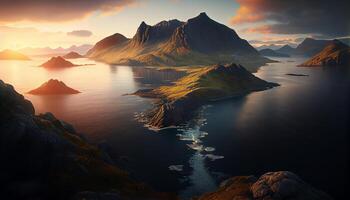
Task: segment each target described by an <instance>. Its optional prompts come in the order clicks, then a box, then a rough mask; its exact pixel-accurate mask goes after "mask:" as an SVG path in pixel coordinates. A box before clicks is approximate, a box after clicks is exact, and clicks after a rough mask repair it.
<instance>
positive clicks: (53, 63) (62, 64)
mask: <svg viewBox="0 0 350 200" xmlns="http://www.w3.org/2000/svg"><path fill="white" fill-rule="evenodd" d="M40 66H41V67H45V68H66V67H74V66H77V65H75V64H73V63H71V62H69V61H67V60H65V59H64V58H62V57H61V56H57V57H52V58H51V59H50V60H48V61H46V62H45V63H43V64H41V65H40Z"/></svg>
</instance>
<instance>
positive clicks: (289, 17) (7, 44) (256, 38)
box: [0, 0, 350, 49]
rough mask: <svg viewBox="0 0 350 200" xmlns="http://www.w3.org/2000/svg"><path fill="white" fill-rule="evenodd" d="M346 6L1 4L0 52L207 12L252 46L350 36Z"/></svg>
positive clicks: (90, 1) (142, 0)
mask: <svg viewBox="0 0 350 200" xmlns="http://www.w3.org/2000/svg"><path fill="white" fill-rule="evenodd" d="M348 4H349V3H348V2H347V1H345V0H339V1H337V2H336V3H333V4H330V3H329V1H324V0H319V1H316V0H310V1H301V0H295V1H276V0H236V1H235V0H216V1H213V0H99V1H95V0H75V1H70V0H61V1H54V0H32V1H30V0H17V1H13V0H12V1H9V0H3V1H1V2H0V49H6V48H10V49H21V48H25V47H46V46H49V47H52V48H56V47H59V46H61V47H69V46H71V45H80V44H94V43H96V42H97V41H98V40H100V39H102V38H104V37H106V36H108V35H111V34H114V33H117V32H118V33H121V34H123V35H125V36H126V37H132V36H133V35H134V34H135V32H136V29H137V27H138V26H139V25H140V23H141V22H142V21H145V22H146V23H147V24H150V25H153V24H156V23H158V22H160V21H162V20H170V19H179V20H182V21H186V20H187V19H189V18H192V17H195V16H197V15H198V14H199V13H200V12H206V13H207V14H208V15H209V17H211V18H212V19H214V20H216V21H218V22H220V23H222V24H225V25H227V26H229V27H230V28H233V29H234V30H236V31H237V33H238V34H239V35H240V37H242V38H244V39H247V40H248V41H250V42H251V43H252V44H253V45H255V46H259V45H262V44H272V43H273V44H295V43H298V42H300V40H301V39H302V38H305V37H317V38H335V37H346V36H349V35H350V34H349V32H350V30H349V19H350V16H349V12H347V11H346V9H347V8H348V7H346V6H348Z"/></svg>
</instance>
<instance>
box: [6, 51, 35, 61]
mask: <svg viewBox="0 0 350 200" xmlns="http://www.w3.org/2000/svg"><path fill="white" fill-rule="evenodd" d="M0 60H30V58H29V57H28V56H26V55H24V54H22V53H19V52H17V51H12V50H9V49H6V50H4V51H1V52H0Z"/></svg>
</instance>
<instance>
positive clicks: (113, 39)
mask: <svg viewBox="0 0 350 200" xmlns="http://www.w3.org/2000/svg"><path fill="white" fill-rule="evenodd" d="M127 41H129V39H128V38H126V37H125V36H124V35H122V34H119V33H116V34H114V35H111V36H108V37H106V38H104V39H103V40H101V41H99V42H97V43H96V44H95V45H94V46H93V47H92V48H91V49H89V51H88V52H87V53H86V55H87V56H89V57H97V56H98V55H99V54H100V53H102V52H103V51H105V50H108V49H109V48H111V47H118V46H120V45H122V44H124V43H125V42H127Z"/></svg>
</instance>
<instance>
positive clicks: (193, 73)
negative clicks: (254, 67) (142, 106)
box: [134, 64, 278, 128]
mask: <svg viewBox="0 0 350 200" xmlns="http://www.w3.org/2000/svg"><path fill="white" fill-rule="evenodd" d="M276 86H278V84H276V83H270V82H267V81H264V80H261V79H259V78H258V77H256V76H254V75H253V74H252V73H250V72H248V71H247V70H246V69H245V68H244V67H242V66H241V65H237V64H229V65H214V66H211V67H204V68H197V69H193V70H190V71H189V74H188V75H187V76H185V77H183V78H181V79H180V80H178V81H177V82H175V84H174V85H171V86H161V87H159V88H155V89H146V90H139V91H137V92H135V93H134V94H135V95H138V96H141V97H147V98H157V99H159V102H157V103H156V106H155V108H154V109H152V110H150V111H148V112H147V113H146V115H145V120H146V122H147V124H148V125H149V126H151V127H155V128H163V127H169V126H177V125H181V124H184V123H186V122H187V121H188V120H190V119H191V118H193V117H194V116H195V113H196V110H197V109H198V108H199V107H201V106H202V105H204V104H207V103H209V102H213V101H218V100H223V99H228V98H233V97H236V96H240V95H244V94H247V93H249V92H252V91H260V90H266V89H270V88H273V87H276Z"/></svg>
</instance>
